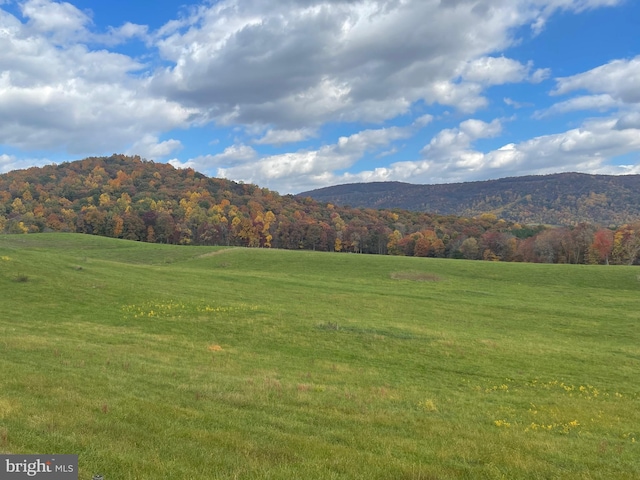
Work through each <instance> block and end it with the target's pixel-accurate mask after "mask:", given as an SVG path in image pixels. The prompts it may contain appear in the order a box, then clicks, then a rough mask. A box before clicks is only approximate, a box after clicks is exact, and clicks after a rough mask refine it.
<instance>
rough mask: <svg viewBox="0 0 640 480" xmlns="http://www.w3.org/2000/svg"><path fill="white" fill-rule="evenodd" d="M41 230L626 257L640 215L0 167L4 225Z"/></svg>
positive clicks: (422, 251)
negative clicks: (517, 216)
mask: <svg viewBox="0 0 640 480" xmlns="http://www.w3.org/2000/svg"><path fill="white" fill-rule="evenodd" d="M47 231H62V232H79V233H86V234H91V235H102V236H108V237H115V238H124V239H129V240H137V241H145V242H154V243H171V244H197V245H238V246H246V247H255V248H259V247H261V248H284V249H308V250H320V251H336V252H353V253H376V254H392V255H409V256H419V257H450V258H465V259H477V260H494V261H496V260H501V261H529V262H566V263H610V262H611V263H623V264H633V263H636V262H637V261H638V256H639V254H640V223H638V224H627V225H623V226H621V227H620V228H619V229H617V230H615V231H614V230H609V229H599V228H597V227H596V226H592V225H588V224H579V225H577V226H574V227H566V228H553V229H551V228H544V227H531V226H523V225H520V224H517V223H513V222H507V221H504V220H502V219H498V218H496V216H495V215H491V214H484V215H480V216H478V217H476V218H464V217H457V216H451V215H449V216H443V215H434V214H427V213H421V212H409V211H405V210H398V209H395V210H374V209H365V208H358V209H354V208H349V207H337V206H334V205H331V204H325V203H320V202H316V201H314V200H312V199H311V198H309V197H295V196H292V195H280V194H278V193H277V192H274V191H270V190H268V189H265V188H260V187H258V186H256V185H250V184H239V183H235V182H232V181H228V180H224V179H216V178H208V177H206V176H204V175H202V174H200V173H197V172H195V171H193V170H191V169H184V170H179V169H175V168H173V167H172V166H171V165H167V164H162V163H154V162H152V161H145V160H142V159H141V158H139V157H127V156H124V155H113V156H111V157H100V158H95V157H94V158H87V159H85V160H80V161H76V162H71V163H63V164H61V165H49V166H45V167H33V168H29V169H26V170H19V171H13V172H10V173H7V174H4V175H0V232H3V233H20V234H22V233H37V232H47Z"/></svg>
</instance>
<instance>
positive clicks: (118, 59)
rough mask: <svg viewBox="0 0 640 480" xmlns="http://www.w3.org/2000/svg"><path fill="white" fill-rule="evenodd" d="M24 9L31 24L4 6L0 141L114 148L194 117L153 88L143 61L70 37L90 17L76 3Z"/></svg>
mask: <svg viewBox="0 0 640 480" xmlns="http://www.w3.org/2000/svg"><path fill="white" fill-rule="evenodd" d="M23 10H24V12H25V13H24V14H25V15H28V17H29V22H27V23H26V24H24V23H22V22H21V21H20V20H18V19H17V18H16V17H14V16H12V15H10V14H9V13H7V12H5V11H2V10H0V64H1V65H2V67H3V68H2V70H1V71H0V144H4V145H10V146H13V147H17V148H21V149H23V150H27V151H28V150H38V149H41V150H43V149H56V150H58V151H59V150H63V151H67V152H70V153H72V154H77V155H83V154H87V155H95V154H101V153H111V152H113V151H118V150H120V151H122V150H125V149H126V148H127V146H129V145H131V144H132V143H134V142H136V141H139V140H140V139H141V138H145V137H146V136H149V135H151V136H157V135H158V134H159V133H160V132H164V131H168V130H170V129H172V128H175V127H180V126H186V125H188V123H189V122H190V121H191V120H192V119H193V116H194V114H195V110H193V109H187V108H184V107H183V106H181V105H180V104H178V103H176V102H172V101H168V100H166V99H164V98H161V97H154V96H152V95H151V94H150V93H149V91H148V88H147V87H148V82H149V80H148V79H147V78H144V76H140V75H139V72H141V71H143V70H144V68H145V66H144V65H143V64H140V63H139V62H137V61H135V60H133V59H132V58H130V57H128V56H125V55H122V54H117V53H112V52H109V51H107V50H90V49H89V48H88V47H87V46H85V45H84V44H82V43H78V42H77V41H75V40H73V41H72V37H73V36H74V35H75V34H76V33H77V32H79V31H81V30H82V29H83V28H84V26H85V25H86V24H87V23H88V21H89V20H88V17H87V16H86V15H85V14H83V13H82V12H80V11H79V10H77V9H75V7H73V6H71V5H70V4H65V3H61V4H58V3H54V2H49V1H46V0H31V1H28V2H26V3H24V4H23ZM63 37H64V38H65V41H68V42H70V43H68V44H65V45H64V46H63V47H61V46H59V45H58V43H57V42H58V40H59V39H61V38H63ZM166 146H168V145H165V147H166ZM174 146H175V145H174Z"/></svg>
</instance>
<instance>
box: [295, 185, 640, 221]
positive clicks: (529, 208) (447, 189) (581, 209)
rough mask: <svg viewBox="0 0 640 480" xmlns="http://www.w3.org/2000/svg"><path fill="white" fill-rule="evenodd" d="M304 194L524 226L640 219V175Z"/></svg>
mask: <svg viewBox="0 0 640 480" xmlns="http://www.w3.org/2000/svg"><path fill="white" fill-rule="evenodd" d="M299 196H300V197H311V198H312V199H314V200H317V201H321V202H329V203H332V204H335V205H341V206H342V205H349V206H351V207H365V208H376V209H394V208H400V209H405V210H411V211H417V212H428V213H437V214H440V215H459V216H465V217H474V216H477V215H481V214H486V213H492V214H494V215H496V216H497V217H498V218H503V219H505V220H509V221H514V222H518V223H523V224H549V225H576V224H578V223H581V222H588V223H594V224H598V225H603V226H616V225H622V224H624V223H630V222H633V221H636V220H638V219H640V175H621V176H613V175H587V174H582V173H558V174H553V175H536V176H526V177H512V178H503V179H500V180H488V181H483V182H468V183H452V184H442V185H414V184H410V183H401V182H376V183H354V184H347V185H338V186H335V187H327V188H320V189H317V190H311V191H308V192H303V193H300V194H299Z"/></svg>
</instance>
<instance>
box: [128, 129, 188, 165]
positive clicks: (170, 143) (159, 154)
mask: <svg viewBox="0 0 640 480" xmlns="http://www.w3.org/2000/svg"><path fill="white" fill-rule="evenodd" d="M180 149H182V143H181V142H180V141H179V140H175V139H169V140H165V141H164V142H160V141H159V140H158V137H156V136H154V135H150V134H146V135H144V136H143V137H142V138H141V139H140V140H138V141H136V142H135V143H134V144H133V145H132V146H131V147H130V148H129V149H128V150H127V151H126V153H127V154H128V155H140V156H141V157H142V158H147V159H154V160H155V159H158V158H163V157H166V156H167V155H170V154H171V153H173V152H175V151H176V150H180Z"/></svg>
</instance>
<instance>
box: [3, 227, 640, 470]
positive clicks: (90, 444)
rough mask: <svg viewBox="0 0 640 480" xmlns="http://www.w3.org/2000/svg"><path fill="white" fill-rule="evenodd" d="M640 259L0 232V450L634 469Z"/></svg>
mask: <svg viewBox="0 0 640 480" xmlns="http://www.w3.org/2000/svg"><path fill="white" fill-rule="evenodd" d="M638 271H639V270H638V269H637V268H633V267H614V266H609V267H603V266H574V265H532V264H513V263H512V264H506V263H504V264H501V263H488V262H471V261H455V260H440V259H421V258H404V257H387V256H365V255H353V254H328V253H315V252H303V251H300V252H295V251H277V250H263V249H227V250H221V249H216V248H208V247H176V246H164V245H151V244H143V243H135V242H126V241H121V240H114V239H107V238H100V237H91V236H82V235H72V234H46V235H45V234H41V235H26V236H24V235H23V236H0V373H1V375H0V453H2V452H5V453H25V454H26V453H75V454H78V455H79V460H80V478H81V479H90V478H91V476H92V475H93V474H95V473H98V472H101V473H103V474H104V475H105V479H106V480H115V479H156V478H161V479H200V478H208V479H209V478H210V479H216V478H220V479H232V478H239V479H245V478H246V479H292V478H300V479H314V478H317V479H360V478H361V479H423V480H424V479H458V478H468V479H483V478H486V479H494V478H495V479H497V478H506V479H516V478H539V479H550V478H572V479H591V478H602V479H612V478H629V479H631V478H639V477H640V448H639V445H640V408H638V407H639V406H640V402H639V400H640V387H639V386H638V383H637V380H638V371H640V330H639V320H640V315H639V313H638V312H639V309H638V306H639V302H638V300H639V293H640V281H639V280H638V276H637V272H638Z"/></svg>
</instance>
